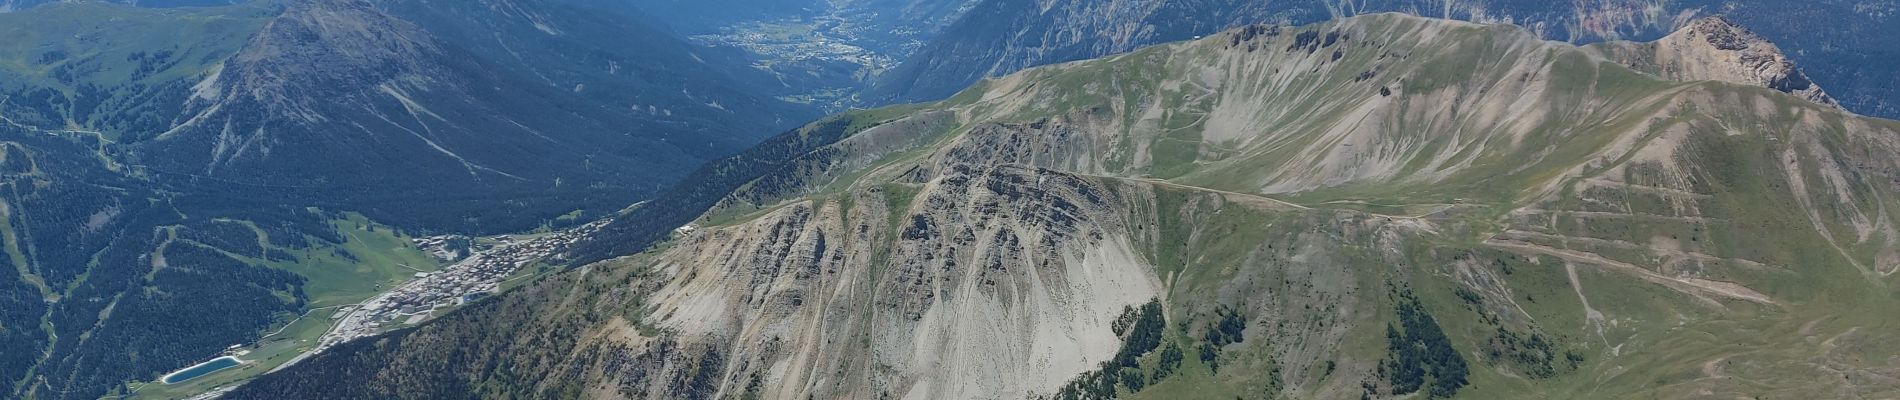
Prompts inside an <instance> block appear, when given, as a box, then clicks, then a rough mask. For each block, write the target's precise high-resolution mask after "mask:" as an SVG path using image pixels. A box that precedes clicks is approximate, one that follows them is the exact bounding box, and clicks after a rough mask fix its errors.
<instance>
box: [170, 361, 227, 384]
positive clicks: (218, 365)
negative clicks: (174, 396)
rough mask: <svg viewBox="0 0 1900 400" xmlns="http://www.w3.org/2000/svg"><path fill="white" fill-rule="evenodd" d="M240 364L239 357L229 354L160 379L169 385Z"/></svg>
mask: <svg viewBox="0 0 1900 400" xmlns="http://www.w3.org/2000/svg"><path fill="white" fill-rule="evenodd" d="M238 364H240V363H238V359H237V357H229V356H226V357H218V358H215V359H212V360H211V361H205V362H204V363H201V364H198V365H193V366H191V367H190V368H185V369H182V370H179V371H178V372H173V373H172V374H171V375H165V378H164V379H161V380H160V381H162V382H164V383H165V384H167V385H170V384H174V383H179V382H184V381H188V380H192V379H193V378H197V377H200V376H205V374H209V373H212V372H218V371H220V370H223V369H225V368H231V367H235V366H238Z"/></svg>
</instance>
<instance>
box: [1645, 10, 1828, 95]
mask: <svg viewBox="0 0 1900 400" xmlns="http://www.w3.org/2000/svg"><path fill="white" fill-rule="evenodd" d="M1654 43H1655V46H1656V51H1657V53H1658V61H1664V60H1667V59H1677V60H1680V61H1685V62H1677V63H1674V64H1675V65H1671V66H1669V67H1668V68H1667V69H1668V70H1666V71H1660V72H1661V74H1662V75H1664V76H1665V77H1669V78H1675V79H1682V80H1721V81H1729V82H1737V83H1746V84H1752V85H1759V86H1764V87H1768V88H1771V89H1775V90H1778V91H1781V92H1785V93H1789V94H1793V95H1795V96H1799V97H1801V98H1804V99H1807V100H1808V101H1813V102H1815V103H1819V104H1824V105H1829V106H1834V107H1839V104H1838V103H1837V102H1836V101H1835V100H1834V98H1833V97H1831V96H1829V95H1828V94H1827V91H1825V90H1822V89H1821V87H1820V86H1819V85H1816V84H1815V83H1814V82H1813V81H1811V80H1809V79H1808V76H1807V74H1804V73H1802V72H1801V69H1800V68H1799V67H1797V66H1795V64H1794V62H1793V61H1790V60H1789V59H1788V57H1787V55H1785V54H1783V53H1782V52H1781V48H1780V47H1777V46H1775V44H1774V43H1773V42H1770V41H1768V39H1767V38H1763V37H1762V36H1761V35H1757V34H1755V32H1753V31H1750V30H1748V28H1745V27H1742V26H1741V25H1740V24H1736V23H1735V22H1734V21H1731V20H1729V19H1728V18H1724V17H1721V16H1711V17H1705V18H1701V19H1697V20H1695V21H1693V22H1690V23H1689V24H1688V25H1687V26H1684V27H1683V28H1681V29H1678V30H1677V31H1676V32H1675V33H1671V34H1669V36H1666V37H1664V38H1662V39H1660V40H1657V41H1656V42H1654Z"/></svg>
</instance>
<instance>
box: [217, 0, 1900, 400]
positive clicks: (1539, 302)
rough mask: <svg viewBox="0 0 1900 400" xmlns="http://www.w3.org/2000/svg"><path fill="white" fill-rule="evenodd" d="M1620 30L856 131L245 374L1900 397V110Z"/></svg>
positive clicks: (1368, 24) (770, 385)
mask: <svg viewBox="0 0 1900 400" xmlns="http://www.w3.org/2000/svg"><path fill="white" fill-rule="evenodd" d="M1602 54H1603V53H1602V51H1600V50H1593V49H1584V48H1578V47H1575V46H1571V45H1568V44H1563V43H1555V42H1546V41H1541V40H1538V39H1537V38H1536V37H1535V36H1533V35H1531V34H1529V33H1526V32H1524V31H1522V30H1519V29H1517V28H1513V27H1505V26H1490V25H1476V24H1468V23H1459V22H1450V21H1443V20H1431V19H1422V18H1415V17H1406V16H1399V15H1373V16H1364V17H1355V18H1351V19H1346V20H1342V21H1338V22H1332V23H1325V24H1318V25H1311V26H1305V27H1273V26H1253V27H1244V28H1238V29H1235V30H1231V31H1228V32H1225V33H1222V34H1219V35H1214V36H1210V37H1207V38H1205V39H1202V40H1197V41H1193V42H1184V43H1175V44H1168V45H1163V46H1157V47H1151V48H1148V49H1144V50H1140V51H1136V52H1133V53H1130V54H1126V55H1121V56H1115V57H1110V58H1105V59H1100V60H1092V61H1085V62H1077V63H1069V64H1061V65H1055V66H1050V67H1044V68H1038V69H1032V70H1028V71H1025V72H1022V73H1018V74H1015V75H1011V76H1008V77H1004V78H1000V79H997V80H992V81H986V82H984V83H982V84H979V85H978V86H976V87H973V88H971V89H969V90H966V91H964V92H963V93H962V94H960V95H958V96H956V97H954V98H951V99H949V100H946V101H944V102H940V103H937V104H933V105H927V106H923V107H919V108H914V109H904V110H901V111H898V112H889V111H887V112H868V113H856V114H848V115H844V116H839V117H834V118H833V119H830V120H827V121H824V122H821V123H819V124H814V125H813V126H812V127H810V128H808V130H805V131H800V132H797V133H794V134H793V135H799V137H812V136H813V135H812V132H811V131H812V130H825V129H846V130H845V131H844V134H842V135H837V136H836V137H837V139H835V141H833V142H831V143H830V144H829V145H825V146H821V147H817V148H815V149H812V150H811V151H809V152H806V153H804V154H803V155H800V156H796V157H791V158H789V159H786V160H784V161H782V162H776V161H775V162H773V163H771V165H773V166H775V167H776V168H772V169H770V170H768V171H764V172H748V171H742V170H737V169H734V170H730V171H729V172H731V173H734V174H741V175H740V176H743V177H746V178H748V179H749V180H750V183H748V184H746V185H741V186H740V187H739V189H738V190H735V191H734V192H733V194H732V195H729V196H727V197H726V198H725V200H723V201H721V202H720V203H718V204H715V205H711V210H710V211H708V212H706V213H704V215H703V216H702V217H701V218H700V220H699V221H697V223H698V227H697V228H698V229H696V230H694V231H692V232H689V233H685V234H681V235H678V236H676V237H675V239H674V240H672V241H669V242H666V243H663V244H661V245H659V246H656V247H654V248H652V249H650V250H648V251H646V252H644V253H640V254H635V255H632V256H627V257H622V258H617V259H612V260H608V261H604V262H599V263H594V264H590V265H588V266H585V267H582V268H578V269H576V270H574V271H572V272H570V273H566V274H561V275H558V276H553V277H548V278H546V279H545V280H543V281H541V282H538V283H536V284H531V285H528V286H527V287H524V288H523V289H522V290H519V291H516V292H513V293H510V294H507V295H504V296H501V297H500V298H498V299H494V300H492V301H488V302H484V303H482V304H480V305H477V306H475V307H471V308H468V309H464V310H463V311H461V312H458V313H456V314H454V315H451V316H448V317H445V318H443V319H441V320H438V321H436V322H433V323H430V324H426V325H425V326H422V327H420V328H417V329H414V330H409V331H404V332H401V333H398V334H394V335H391V336H388V337H385V338H382V339H378V340H372V341H365V342H360V343H356V344H353V345H351V346H349V348H347V349H339V350H340V351H337V352H334V353H329V354H325V355H324V356H322V357H318V358H316V359H313V360H311V361H309V362H306V363H304V364H301V365H299V366H298V367H296V368H293V369H291V370H288V371H285V372H284V373H281V374H273V375H269V376H266V377H264V378H262V379H260V380H258V381H256V382H255V383H253V384H251V385H248V386H246V387H245V388H243V389H242V390H240V391H239V392H237V393H234V394H233V396H234V397H235V398H273V397H275V396H283V395H289V394H298V395H305V396H314V397H365V396H368V397H412V398H428V397H442V396H450V397H454V396H469V395H474V396H481V397H506V396H511V395H515V396H519V395H525V396H558V397H575V396H594V397H639V398H713V397H728V396H739V397H747V396H757V397H763V398H806V397H821V398H830V397H844V398H876V397H884V396H891V397H898V396H905V397H1046V398H1107V397H1116V396H1119V397H1130V398H1182V397H1202V398H1228V397H1230V396H1231V397H1240V398H1276V397H1290V398H1355V397H1362V396H1369V397H1373V398H1384V397H1389V396H1397V395H1408V394H1417V395H1418V396H1428V397H1469V398H1528V397H1542V398H1632V397H1635V398H1698V397H1705V398H1733V397H1740V396H1758V397H1762V398H1807V397H1814V396H1817V395H1818V396H1823V397H1836V398H1880V397H1891V396H1895V395H1900V381H1896V379H1895V377H1896V376H1900V368H1896V367H1895V366H1894V365H1893V364H1892V363H1891V362H1889V360H1891V359H1893V357H1896V356H1900V346H1896V345H1894V344H1891V343H1886V342H1885V341H1882V340H1881V339H1882V336H1883V335H1881V334H1880V333H1881V332H1890V331H1893V330H1894V329H1896V322H1900V320H1897V319H1896V318H1895V317H1893V316H1892V313H1890V312H1885V311H1883V310H1891V309H1892V308H1893V307H1894V306H1896V305H1897V304H1895V303H1896V296H1895V292H1894V289H1893V284H1894V282H1893V278H1892V275H1893V273H1894V271H1896V270H1900V243H1895V240H1900V234H1896V233H1900V230H1897V229H1896V228H1895V226H1896V224H1895V222H1896V221H1895V218H1894V216H1892V215H1889V214H1888V212H1887V209H1889V208H1891V206H1894V205H1896V204H1895V203H1894V200H1893V199H1895V198H1896V197H1897V196H1900V184H1897V183H1900V180H1897V178H1900V160H1897V158H1896V157H1894V154H1900V136H1896V135H1900V123H1895V122H1893V121H1885V120H1876V119H1869V118H1864V117H1859V116H1855V115H1852V114H1848V113H1845V112H1842V111H1840V110H1838V109H1836V108H1834V107H1831V106H1827V105H1822V104H1816V103H1813V102H1809V101H1806V100H1803V99H1801V98H1797V97H1794V96H1791V95H1788V94H1786V93H1782V92H1777V91H1775V90H1771V89H1768V88H1762V87H1758V86H1751V85H1744V84H1739V83H1729V82H1720V81H1707V80H1697V81H1669V80H1663V79H1660V78H1658V77H1655V76H1652V75H1647V74H1644V73H1640V72H1636V71H1634V70H1632V69H1631V68H1629V67H1626V66H1623V65H1619V64H1616V63H1613V62H1610V61H1609V59H1608V58H1604V57H1603V56H1602ZM1700 61H1701V62H1707V63H1719V62H1724V61H1723V60H1719V59H1718V60H1700ZM1678 78H1681V77H1678ZM844 126H850V127H854V128H849V129H847V128H842V127H844ZM724 172H728V171H715V172H713V174H715V175H718V174H720V173H724ZM634 212H635V213H638V212H640V211H639V209H635V210H634ZM338 382H348V383H350V384H344V385H339V384H337V383H338ZM416 382H427V384H426V385H416V384H415V383H416Z"/></svg>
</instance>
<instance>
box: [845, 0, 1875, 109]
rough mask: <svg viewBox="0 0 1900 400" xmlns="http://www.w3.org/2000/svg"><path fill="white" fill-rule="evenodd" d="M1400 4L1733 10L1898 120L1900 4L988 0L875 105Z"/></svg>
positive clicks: (1581, 27)
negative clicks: (1247, 27)
mask: <svg viewBox="0 0 1900 400" xmlns="http://www.w3.org/2000/svg"><path fill="white" fill-rule="evenodd" d="M1388 11H1401V12H1407V13H1412V14H1416V15H1423V16H1429V17H1440V18H1453V19H1463V20H1473V21H1481V22H1493V23H1513V24H1517V25H1520V26H1524V27H1526V28H1528V29H1530V30H1532V31H1533V32H1536V33H1538V34H1539V35H1540V36H1543V37H1545V38H1549V39H1556V40H1567V41H1572V42H1580V43H1587V42H1597V41H1602V40H1606V39H1638V40H1648V39H1654V38H1658V37H1661V36H1662V35H1664V34H1666V33H1668V32H1671V31H1674V30H1675V29H1676V28H1678V27H1681V26H1683V25H1684V24H1687V23H1688V22H1689V21H1691V20H1693V19H1695V18H1697V17H1702V16H1709V15H1717V14H1720V15H1727V16H1729V18H1731V19H1733V20H1734V21H1736V22H1737V23H1739V24H1741V25H1742V26H1746V27H1749V28H1750V29H1753V30H1755V31H1756V32H1760V33H1761V34H1762V35H1763V36H1766V37H1768V38H1769V39H1773V40H1775V41H1776V43H1778V44H1779V45H1781V47H1782V48H1783V49H1785V50H1787V53H1788V54H1789V57H1790V58H1793V59H1794V60H1795V61H1797V62H1798V63H1800V64H1801V65H1802V66H1803V67H1805V68H1807V69H1808V72H1809V73H1810V74H1811V75H1812V76H1813V77H1814V79H1815V81H1816V82H1817V83H1819V84H1820V85H1821V86H1824V87H1832V88H1835V94H1836V95H1837V97H1838V98H1840V99H1841V102H1842V104H1844V105H1846V106H1847V107H1848V109H1850V110H1854V111H1856V112H1860V113H1866V114H1869V115H1877V116H1888V117H1893V116H1900V97H1896V96H1895V95H1894V94H1893V93H1896V92H1900V75H1896V74H1892V73H1890V71H1888V70H1886V69H1885V67H1884V65H1887V64H1890V63H1892V62H1895V61H1900V50H1895V49H1896V47H1895V46H1893V44H1894V43H1893V42H1892V38H1895V37H1900V24H1897V23H1896V22H1895V20H1894V19H1893V18H1894V17H1895V14H1896V13H1900V2H1895V1H1891V0H1887V1H1871V2H1870V1H1845V0H1823V1H1781V0H1771V1H1750V2H1732V1H1726V2H1725V1H1714V0H1691V1H1674V2H1667V1H1653V0H1611V1H1590V2H1561V1H1525V0H1374V1H1363V2H1346V1H1331V0H1295V1H1235V0H1135V1H1098V0H1068V1H1041V2H1027V1H1008V0H989V1H984V2H982V3H980V4H979V5H977V6H976V7H975V8H974V10H973V11H970V12H969V13H968V14H966V15H965V16H964V17H963V18H962V19H961V20H959V21H957V22H956V23H954V24H952V25H950V26H949V27H948V28H945V29H944V31H943V33H942V34H939V35H935V36H932V38H931V41H930V43H929V44H927V45H925V46H924V47H923V48H922V49H920V50H918V51H917V52H916V53H915V54H912V55H910V56H909V57H908V58H907V59H905V60H904V61H903V62H902V63H901V65H900V66H898V67H896V68H895V69H893V70H892V71H890V72H888V73H885V74H884V75H882V76H881V77H879V78H878V79H877V80H876V81H875V84H874V85H873V86H872V87H871V88H870V89H868V90H867V93H866V94H865V95H864V98H865V99H866V100H867V102H869V103H872V104H881V103H890V102H915V101H926V100H934V99H940V98H943V97H946V96H948V95H950V94H951V93H955V92H956V91H958V90H961V89H962V88H963V87H964V86H966V85H969V84H971V83H974V82H976V81H977V80H978V79H981V78H985V77H994V76H1000V75H1003V74H1007V73H1010V72H1014V71H1017V70H1020V69H1022V68H1026V67H1030V66H1035V65H1044V64H1050V63H1056V62H1063V61H1072V60H1079V59H1085V58H1093V57H1099V56H1103V55H1108V54H1115V53H1121V52H1126V51H1129V50H1132V49H1134V48H1137V47H1141V46H1145V45H1149V44H1154V43H1161V42H1168V41H1177V40H1187V39H1191V38H1193V37H1195V36H1198V35H1207V34H1210V33H1212V32H1214V31H1217V30H1220V29H1223V28H1226V27H1231V26H1236V25H1239V24H1245V23H1257V22H1277V23H1282V24H1288V23H1290V24H1303V23H1311V22H1317V21H1322V20H1326V19H1331V18H1335V17H1339V16H1347V15H1355V14H1360V13H1368V12H1388Z"/></svg>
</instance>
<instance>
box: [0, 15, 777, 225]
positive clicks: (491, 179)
mask: <svg viewBox="0 0 1900 400" xmlns="http://www.w3.org/2000/svg"><path fill="white" fill-rule="evenodd" d="M182 10H188V11H173V10H146V9H124V8H121V7H114V6H107V5H100V4H70V5H50V6H45V7H40V8H34V9H31V10H28V11H26V12H21V13H13V14H6V15H0V17H5V18H9V19H12V20H15V21H21V22H22V23H19V24H13V25H12V26H9V27H7V28H11V29H13V30H14V31H16V32H18V35H17V36H15V37H19V38H22V40H16V41H14V42H12V43H13V44H14V46H12V47H13V49H11V53H12V54H13V55H12V58H14V59H18V60H22V61H27V62H26V63H24V65H20V64H15V65H19V66H18V67H13V68H0V76H13V77H18V78H19V79H8V82H6V83H0V90H4V92H3V93H6V96H8V97H9V98H11V99H12V100H10V101H8V102H5V103H4V104H0V114H3V115H5V116H7V118H9V119H11V120H13V121H15V122H16V123H20V124H24V125H28V126H34V127H40V128H47V129H78V130H91V131H100V132H103V133H105V134H107V135H109V136H110V137H113V138H116V141H117V142H118V145H117V146H115V147H117V148H120V149H123V150H124V151H125V152H126V153H128V154H129V160H130V161H132V162H133V163H134V164H137V165H139V166H141V167H145V168H147V169H148V170H149V171H150V172H151V173H152V174H153V175H154V176H155V177H156V178H157V179H161V180H164V181H167V182H172V183H175V184H177V185H183V186H186V187H190V188H193V189H187V190H192V191H200V192H216V191H222V192H228V193H231V194H233V195H236V196H245V197H257V196H267V197H275V198H280V199H282V200H283V201H285V202H299V203H305V204H309V205H321V206H326V207H332V208H339V209H352V210H361V211H364V212H366V213H369V214H371V216H372V217H374V218H376V219H377V220H381V221H387V222H391V223H396V224H400V225H404V226H413V227H426V228H432V229H456V230H461V231H472V230H482V231H506V230H518V229H525V228H529V227H533V226H536V225H539V224H540V223H542V222H544V221H547V220H549V219H552V218H554V217H556V216H561V215H563V214H568V213H570V212H574V211H577V210H578V211H584V212H585V213H587V214H590V215H594V214H598V213H600V212H603V211H610V210H614V209H618V208H619V207H622V206H625V205H626V204H627V203H629V202H630V201H632V200H637V199H638V198H640V197H642V196H645V195H648V194H651V193H653V192H655V191H657V190H658V189H659V188H662V187H664V185H667V184H670V183H671V182H672V180H673V179H676V178H678V177H679V176H681V175H683V174H685V173H686V172H688V171H691V169H692V168H693V167H695V166H696V165H697V164H699V163H700V162H703V161H704V160H709V159H713V158H717V157H721V156H724V155H726V154H730V153H731V152H734V151H737V150H739V149H742V148H744V147H745V146H748V145H750V144H751V143H752V142H754V141H756V140H758V139H759V138H762V137H764V136H766V135H768V134H769V132H775V131H777V130H779V129H782V128H783V127H785V126H791V125H795V124H797V123H798V122H799V121H801V120H803V119H805V118H809V116H810V115H812V114H811V113H812V111H807V109H806V108H804V107H802V106H798V105H793V104H789V103H785V102H782V101H779V100H776V99H773V97H774V96H777V95H779V94H782V92H783V91H785V90H786V89H785V87H784V86H783V85H781V84H780V83H779V82H777V81H776V80H774V79H773V78H771V77H770V76H768V75H766V74H764V73H763V72H761V71H757V70H754V69H752V68H749V67H748V66H747V65H746V61H745V60H744V59H743V58H742V57H741V56H740V55H739V54H738V53H736V52H731V51H720V50H712V49H707V48H703V47H698V46H695V45H692V44H689V43H687V42H685V41H684V40H682V39H681V38H679V37H677V36H674V35H672V34H671V33H669V32H668V31H667V30H665V29H656V28H653V27H650V26H648V25H645V24H644V22H643V19H642V18H640V17H638V16H637V15H636V14H635V13H636V11H634V10H633V9H631V8H630V7H628V6H627V5H625V4H624V3H620V2H607V1H559V0H553V1H539V0H532V1H530V0H506V1H504V0H494V1H429V0H405V1H388V2H367V1H351V0H306V1H293V2H285V4H284V5H283V6H282V7H281V8H277V7H275V6H268V5H263V4H258V5H253V6H239V7H227V8H218V9H208V10H202V11H200V10H199V9H182ZM107 15H118V16H121V18H129V19H130V20H127V21H114V22H106V21H108V19H107V18H106V16H107ZM0 29H6V28H0ZM68 35H78V36H68ZM89 35H90V36H89ZM75 37H77V38H82V39H81V40H77V41H76V40H73V39H71V38H75ZM87 37H99V38H103V39H105V41H93V40H86V39H83V38H87ZM106 45H110V46H111V47H102V46H106ZM0 51H6V50H0ZM529 199H532V200H533V201H527V200H529Z"/></svg>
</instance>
